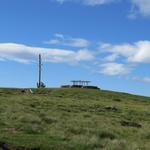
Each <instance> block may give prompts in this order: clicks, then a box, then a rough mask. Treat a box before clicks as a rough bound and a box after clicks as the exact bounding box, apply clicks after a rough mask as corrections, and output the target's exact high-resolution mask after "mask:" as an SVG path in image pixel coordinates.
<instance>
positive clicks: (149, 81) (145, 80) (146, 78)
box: [132, 77, 150, 83]
mask: <svg viewBox="0 0 150 150" xmlns="http://www.w3.org/2000/svg"><path fill="white" fill-rule="evenodd" d="M132 79H133V80H135V81H138V82H143V83H150V77H143V78H142V77H133V78H132Z"/></svg>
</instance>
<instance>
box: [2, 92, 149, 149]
mask: <svg viewBox="0 0 150 150" xmlns="http://www.w3.org/2000/svg"><path fill="white" fill-rule="evenodd" d="M33 91H34V94H28V93H22V92H21V89H0V143H5V144H6V145H7V146H9V147H10V149H13V148H14V149H15V148H17V147H24V148H37V149H40V150H149V149H150V98H148V97H142V96H135V95H130V94H125V93H116V92H110V91H100V90H89V89H40V90H37V89H33ZM0 149H1V148H0Z"/></svg>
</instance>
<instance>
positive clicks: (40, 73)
mask: <svg viewBox="0 0 150 150" xmlns="http://www.w3.org/2000/svg"><path fill="white" fill-rule="evenodd" d="M41 71H42V58H41V54H39V88H41V76H42V72H41Z"/></svg>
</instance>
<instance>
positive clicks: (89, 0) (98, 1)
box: [55, 0, 118, 6]
mask: <svg viewBox="0 0 150 150" xmlns="http://www.w3.org/2000/svg"><path fill="white" fill-rule="evenodd" d="M55 1H57V2H59V3H61V4H63V3H64V2H78V3H82V4H84V5H89V6H95V5H103V4H108V3H111V2H116V1H118V0H76V1H75V0H55Z"/></svg>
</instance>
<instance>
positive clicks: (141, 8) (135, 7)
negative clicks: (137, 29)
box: [129, 0, 150, 18]
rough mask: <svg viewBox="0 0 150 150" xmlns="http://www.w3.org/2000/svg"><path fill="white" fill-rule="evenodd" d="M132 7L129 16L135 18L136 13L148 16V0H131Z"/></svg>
mask: <svg viewBox="0 0 150 150" xmlns="http://www.w3.org/2000/svg"><path fill="white" fill-rule="evenodd" d="M131 3H132V9H131V14H130V15H129V17H130V18H136V17H137V15H139V14H140V15H142V16H150V0H131Z"/></svg>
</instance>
